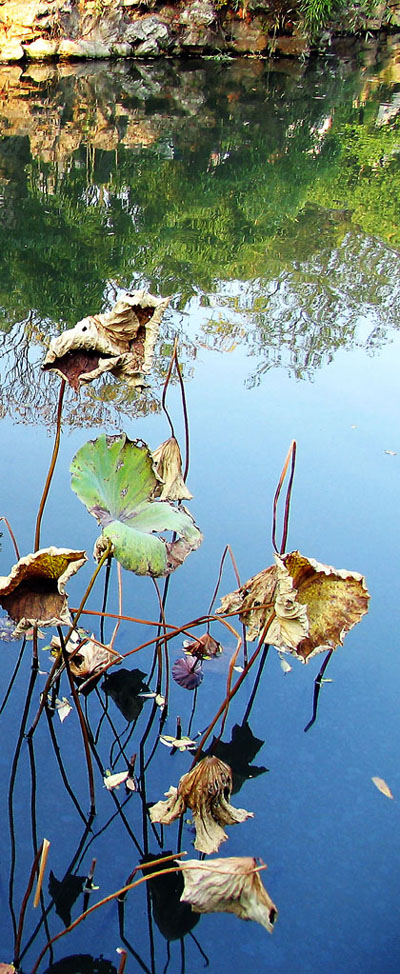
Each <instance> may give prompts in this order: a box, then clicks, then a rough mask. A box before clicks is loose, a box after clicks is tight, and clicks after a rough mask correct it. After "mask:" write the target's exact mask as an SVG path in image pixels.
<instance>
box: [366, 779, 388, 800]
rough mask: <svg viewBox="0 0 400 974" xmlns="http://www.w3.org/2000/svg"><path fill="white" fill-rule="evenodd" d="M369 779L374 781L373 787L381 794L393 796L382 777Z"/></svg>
mask: <svg viewBox="0 0 400 974" xmlns="http://www.w3.org/2000/svg"><path fill="white" fill-rule="evenodd" d="M371 781H373V782H374V785H375V787H376V788H377V789H378V791H380V792H381V793H382V795H386V798H393V797H394V796H393V795H392V792H391V790H390V788H389V785H387V784H386V781H385V780H384V778H371Z"/></svg>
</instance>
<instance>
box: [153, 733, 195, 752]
mask: <svg viewBox="0 0 400 974" xmlns="http://www.w3.org/2000/svg"><path fill="white" fill-rule="evenodd" d="M160 744H165V746H166V747H174V748H176V749H177V750H179V751H190V750H192V748H196V747H197V745H196V742H195V741H191V740H190V737H169V735H168V734H163V735H162V737H160Z"/></svg>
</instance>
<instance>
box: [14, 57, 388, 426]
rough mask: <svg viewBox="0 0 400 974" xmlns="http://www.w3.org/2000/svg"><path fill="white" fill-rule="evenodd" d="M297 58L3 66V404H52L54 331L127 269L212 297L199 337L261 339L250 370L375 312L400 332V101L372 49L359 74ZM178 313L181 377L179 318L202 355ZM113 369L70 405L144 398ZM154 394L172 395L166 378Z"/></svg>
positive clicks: (186, 298)
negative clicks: (43, 375)
mask: <svg viewBox="0 0 400 974" xmlns="http://www.w3.org/2000/svg"><path fill="white" fill-rule="evenodd" d="M285 70H286V72H287V73H282V72H281V73H279V71H278V70H273V71H271V70H270V68H269V66H268V65H266V64H263V63H262V62H248V61H246V62H234V63H233V64H232V65H223V66H220V65H216V64H207V63H206V62H203V63H202V65H201V66H200V65H197V64H196V65H194V66H193V65H191V66H190V67H188V66H185V65H176V63H173V62H171V63H168V62H166V63H164V64H161V63H160V64H154V65H150V66H149V65H139V64H135V65H134V66H130V65H128V64H115V65H112V66H109V67H108V68H107V69H104V68H103V66H101V65H99V64H96V65H90V64H85V65H79V66H72V65H65V66H58V67H54V66H50V65H49V66H44V65H32V66H31V67H30V68H29V69H28V71H27V72H26V73H25V74H23V73H22V72H21V69H20V68H17V67H10V66H9V67H4V68H0V76H1V81H2V91H1V94H0V133H1V135H0V246H1V253H2V259H1V262H0V316H1V317H0V320H1V329H2V331H3V332H4V339H3V355H5V354H7V355H8V356H9V358H8V366H7V370H6V372H5V375H4V380H3V407H2V408H3V410H4V409H5V405H4V404H5V403H7V408H10V409H11V410H12V411H14V412H15V414H17V415H18V416H19V418H22V419H25V420H26V421H31V420H32V418H33V415H34V413H36V414H40V415H41V416H42V418H43V419H46V410H48V408H49V407H48V401H47V400H46V402H45V400H44V399H43V401H39V399H40V395H41V393H39V392H38V389H37V386H38V384H37V382H35V370H37V368H38V363H39V361H40V358H41V355H42V354H43V351H44V350H45V348H46V345H47V343H48V341H49V338H50V336H51V335H52V334H54V333H56V332H57V331H58V330H59V329H62V328H65V327H69V326H71V325H73V324H75V322H76V321H77V320H79V319H80V318H82V317H83V316H84V315H86V314H87V313H94V312H96V311H99V310H101V309H102V308H104V306H105V305H106V304H107V299H108V293H109V291H110V288H112V287H113V286H114V288H117V289H118V288H124V289H129V288H130V287H132V286H134V287H137V286H139V287H140V286H145V287H147V288H148V289H150V290H152V291H153V292H154V293H161V294H168V293H172V294H173V295H174V296H175V307H176V308H178V307H179V309H180V310H181V311H185V310H186V311H188V310H190V309H191V308H192V307H193V305H194V306H196V302H197V303H198V304H199V305H200V306H202V307H203V310H204V306H205V305H206V304H207V302H209V304H210V305H211V306H212V308H213V312H212V313H211V314H210V315H208V316H206V315H204V314H203V313H202V315H201V319H202V326H201V330H200V332H199V333H198V334H197V337H198V338H199V340H200V341H202V342H203V343H206V344H210V345H212V346H213V347H217V348H218V347H219V348H221V349H222V348H224V347H231V345H232V342H235V343H237V342H240V343H242V342H245V343H246V344H247V347H248V349H249V350H250V352H251V354H252V355H253V356H254V357H257V359H258V361H259V364H258V365H257V366H256V369H255V370H254V372H253V379H251V380H250V381H258V379H259V378H260V376H261V375H262V373H263V372H264V371H265V370H266V369H268V368H270V367H271V366H273V365H280V366H283V367H285V368H287V369H289V370H290V371H292V372H293V373H294V374H295V375H296V376H302V375H312V373H313V372H314V371H315V369H317V368H318V367H319V366H320V365H321V364H322V363H323V362H324V361H327V360H329V359H330V358H332V355H333V354H334V352H335V350H336V349H337V348H338V347H348V348H351V347H354V346H355V345H357V344H358V341H359V339H358V338H357V333H356V325H357V321H358V320H359V318H360V315H368V317H369V319H370V320H371V334H370V336H369V338H368V339H367V342H366V343H365V342H364V345H365V344H366V346H367V348H374V347H378V346H379V345H380V344H382V343H383V342H384V341H385V340H386V337H387V328H388V326H389V327H392V326H396V322H397V320H398V315H397V303H398V302H397V299H396V295H394V296H393V288H392V285H391V281H392V280H393V279H395V277H397V272H398V256H397V253H396V251H395V250H394V249H393V234H390V233H389V229H390V227H391V226H392V223H393V221H394V211H393V204H392V206H391V207H389V208H386V210H387V212H386V210H385V221H386V222H385V228H386V229H387V231H388V233H389V236H390V243H389V244H387V245H386V244H385V243H383V241H382V240H381V239H380V238H379V234H380V220H379V217H380V212H381V204H380V203H379V200H381V199H382V196H386V197H387V198H389V197H390V199H392V200H395V199H397V198H398V194H397V193H396V192H395V190H396V187H397V181H398V165H397V164H396V160H395V155H393V152H394V151H395V132H394V131H392V128H393V127H394V126H395V119H394V120H391V121H390V124H388V125H385V126H381V125H380V126H379V125H377V124H375V123H376V120H377V119H378V115H379V105H380V98H382V97H383V96H384V94H385V93H386V92H387V90H388V89H387V86H386V87H385V83H384V81H383V80H382V82H381V84H376V85H374V88H373V92H372V93H371V92H370V91H369V90H368V94H366V78H368V71H367V72H366V70H365V68H364V69H363V71H360V70H359V69H354V71H352V72H351V71H349V69H348V66H347V68H346V72H347V74H346V76H344V72H343V70H342V66H341V65H340V64H336V63H332V62H330V65H329V66H328V67H327V68H326V69H325V70H324V71H321V69H320V67H319V66H314V67H312V68H310V69H308V70H307V71H306V69H305V67H304V66H296V72H297V73H296V72H294V73H293V75H291V74H290V69H289V67H287V68H286V69H285ZM299 73H300V76H301V78H302V84H301V85H299V83H298V81H299ZM369 73H370V74H372V68H371V69H369ZM375 80H378V81H379V76H378V78H375ZM361 103H362V104H363V106H364V107H363V112H362V114H361V115H360V112H359V109H358V108H357V105H359V104H361ZM336 117H337V119H338V123H339V122H340V125H339V124H338V126H337V128H335V118H336ZM342 132H345V134H346V139H344V138H342V136H341V133H342ZM369 133H371V138H369ZM372 135H373V138H372ZM393 147H394V148H393ZM392 150H393V151H392ZM368 152H369V153H370V156H371V158H369V157H368ZM346 153H347V156H346ZM367 157H368V158H367ZM381 158H383V159H384V160H386V162H385V164H384V165H383V166H382V165H381V163H380V161H379V160H380V159H381ZM396 166H397V168H396ZM378 170H379V172H378ZM341 173H345V174H346V178H345V179H344V182H343V186H344V189H342V191H341V195H342V199H341V202H342V203H343V206H341V207H340V208H338V206H337V205H335V199H332V195H333V196H334V195H335V194H338V192H339V189H338V186H340V185H342V183H341V182H340V180H341ZM361 175H362V192H363V193H364V195H365V212H366V214H367V215H366V226H367V227H368V235H366V234H364V233H363V226H362V213H361V214H360V200H359V185H361V183H360V179H361ZM377 176H379V179H378V184H379V185H378V184H377V181H376V180H377ZM332 186H334V187H335V188H334V193H333V191H332V189H330V187H332ZM377 188H378V190H379V192H378V194H377ZM352 193H354V194H356V195H357V194H358V195H357V220H358V223H357V226H355V225H354V223H353V220H352ZM314 198H316V199H317V200H318V202H319V206H318V207H317V206H315V199H314ZM360 219H361V223H360ZM386 224H387V226H386ZM396 232H397V228H396ZM388 282H389V283H388ZM177 320H178V319H176V318H175V317H174V320H173V321H170V322H168V327H167V328H166V329H165V330H164V333H163V336H162V342H161V344H160V349H159V371H160V377H161V378H162V377H163V374H165V371H164V366H163V353H162V347H163V344H165V345H167V346H168V344H169V343H170V341H171V335H172V332H173V330H174V328H175V327H178V330H180V333H181V340H182V345H183V346H185V351H184V353H183V355H182V351H181V357H183V359H184V360H185V357H186V358H187V368H188V369H189V368H190V361H191V359H192V357H193V354H194V346H193V337H192V336H191V335H190V328H187V326H186V321H185V318H183V324H182V322H181V321H179V325H177V324H176V322H177ZM16 322H20V325H17V324H16ZM14 341H15V342H16V343H17V345H18V348H19V352H20V353H22V354H20V355H19V361H18V364H15V361H14V359H13V354H14V349H13V342H14ZM186 374H188V373H186ZM103 386H104V387H103V389H101V388H98V389H97V391H96V392H93V390H92V391H91V392H87V391H86V392H85V393H84V394H83V396H82V397H81V402H80V403H79V409H77V410H75V412H74V405H73V401H72V400H71V404H70V409H69V416H70V422H75V421H77V419H78V415H79V416H80V417H82V421H85V420H84V419H83V417H84V416H86V415H88V414H90V416H91V418H92V420H93V421H94V422H97V421H98V422H104V420H105V417H106V414H107V415H108V413H110V414H111V413H113V412H114V413H115V410H117V411H118V410H122V411H123V410H124V409H125V408H129V410H131V408H132V403H131V402H128V403H124V401H123V398H122V397H120V398H119V399H117V398H116V393H115V389H114V388H113V385H112V384H110V383H104V384H103ZM111 403H112V405H111ZM52 408H53V407H52ZM135 408H136V409H138V410H141V411H146V410H147V409H155V408H157V394H156V392H155V390H154V389H153V391H152V392H150V393H149V394H148V398H147V400H146V399H144V400H143V399H142V400H141V404H140V405H139V404H137V406H136V407H135Z"/></svg>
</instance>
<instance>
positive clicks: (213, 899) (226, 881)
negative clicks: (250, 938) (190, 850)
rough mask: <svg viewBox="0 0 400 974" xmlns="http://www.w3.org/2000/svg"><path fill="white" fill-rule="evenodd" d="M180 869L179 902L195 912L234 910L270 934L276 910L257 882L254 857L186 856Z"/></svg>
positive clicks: (237, 914)
mask: <svg viewBox="0 0 400 974" xmlns="http://www.w3.org/2000/svg"><path fill="white" fill-rule="evenodd" d="M262 865H263V864H262ZM181 868H182V874H183V879H184V884H185V885H184V890H183V893H182V896H181V901H182V902H184V903H190V905H191V907H192V910H194V911H195V913H221V912H224V913H235V914H236V916H238V917H240V919H241V920H255V922H256V923H260V924H261V925H262V926H263V927H265V929H266V930H268V932H269V933H272V931H273V929H274V925H275V922H276V919H277V916H278V910H277V908H276V906H275V903H274V902H273V901H272V900H271V897H270V896H269V895H268V893H267V890H266V889H265V886H264V885H263V883H262V882H261V879H260V875H259V872H258V869H259V863H258V862H257V859H254V858H253V857H252V856H231V857H228V858H226V859H211V860H210V861H209V862H198V860H197V859H188V860H186V862H182V864H181Z"/></svg>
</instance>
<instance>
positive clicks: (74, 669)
mask: <svg viewBox="0 0 400 974" xmlns="http://www.w3.org/2000/svg"><path fill="white" fill-rule="evenodd" d="M50 645H51V646H52V647H53V648H55V649H60V647H61V643H60V639H59V637H58V636H53V638H52V640H51V643H50ZM65 649H66V651H67V653H68V654H71V659H70V661H69V668H70V670H71V673H72V675H73V676H74V677H75V679H76V680H77V681H78V682H79V683H82V682H83V681H84V680H87V679H88V678H89V677H91V676H96V675H97V676H98V677H100V676H101V674H102V672H103V669H104V667H105V666H107V664H108V663H118V662H120V661H121V659H122V657H121V656H120V655H119V653H117V652H116V651H115V650H114V649H110V647H109V646H104V645H103V644H102V643H99V642H98V641H97V640H96V639H95V638H94V635H93V634H92V636H91V638H89V637H88V636H83V637H82V636H81V635H77V634H76V633H72V634H71V637H70V639H69V640H68V642H67V644H66V647H65ZM72 653H73V654H74V655H73V656H72ZM94 685H95V684H94V681H93V683H91V684H90V687H91V688H92V687H94Z"/></svg>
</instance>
